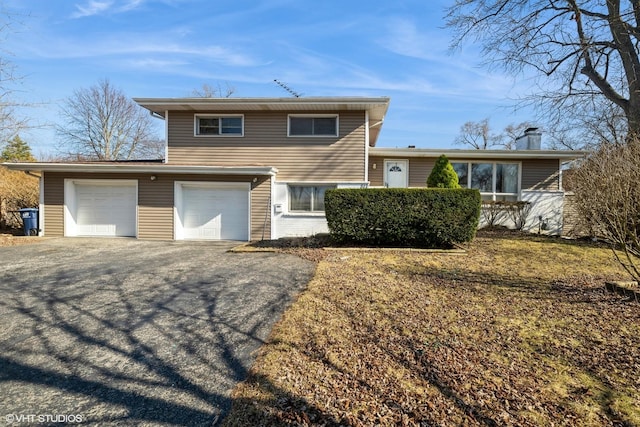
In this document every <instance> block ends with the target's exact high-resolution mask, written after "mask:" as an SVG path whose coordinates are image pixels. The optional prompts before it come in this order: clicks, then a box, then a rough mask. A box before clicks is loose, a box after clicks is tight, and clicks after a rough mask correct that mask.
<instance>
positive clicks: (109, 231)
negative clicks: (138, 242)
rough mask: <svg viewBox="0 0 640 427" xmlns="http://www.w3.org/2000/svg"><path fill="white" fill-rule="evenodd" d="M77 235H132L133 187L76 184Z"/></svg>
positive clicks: (134, 229)
mask: <svg viewBox="0 0 640 427" xmlns="http://www.w3.org/2000/svg"><path fill="white" fill-rule="evenodd" d="M75 189H76V212H75V221H76V224H75V227H76V235H78V236H135V235H136V187H135V186H133V185H95V184H76V185H75Z"/></svg>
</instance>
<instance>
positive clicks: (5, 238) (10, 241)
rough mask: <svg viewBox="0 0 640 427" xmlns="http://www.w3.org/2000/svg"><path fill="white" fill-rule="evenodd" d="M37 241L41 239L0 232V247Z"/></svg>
mask: <svg viewBox="0 0 640 427" xmlns="http://www.w3.org/2000/svg"><path fill="white" fill-rule="evenodd" d="M39 241H41V239H40V238H39V237H35V236H13V235H11V234H0V247H2V246H15V245H22V244H28V243H37V242H39Z"/></svg>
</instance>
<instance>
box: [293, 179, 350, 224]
mask: <svg viewBox="0 0 640 427" xmlns="http://www.w3.org/2000/svg"><path fill="white" fill-rule="evenodd" d="M286 185H287V203H286V206H287V210H286V215H288V216H316V217H318V216H319V217H324V216H325V211H294V210H291V187H332V189H333V188H339V186H338V184H337V183H335V182H287V183H286Z"/></svg>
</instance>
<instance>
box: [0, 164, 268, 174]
mask: <svg viewBox="0 0 640 427" xmlns="http://www.w3.org/2000/svg"><path fill="white" fill-rule="evenodd" d="M2 166H5V167H7V168H8V169H11V170H22V171H30V172H86V173H101V172H102V173H157V174H160V173H170V174H195V175H269V176H274V175H276V174H277V173H278V169H276V168H275V167H273V166H208V165H207V166H204V165H202V166H200V165H168V164H166V163H160V164H157V163H156V164H154V163H146V164H140V163H137V164H136V163H129V162H127V163H115V162H104V163H2Z"/></svg>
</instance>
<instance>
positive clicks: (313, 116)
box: [287, 114, 340, 138]
mask: <svg viewBox="0 0 640 427" xmlns="http://www.w3.org/2000/svg"><path fill="white" fill-rule="evenodd" d="M291 117H310V118H318V119H326V118H335V119H336V133H335V134H334V135H291ZM338 135H340V115H339V114H288V115H287V137H289V138H337V137H338Z"/></svg>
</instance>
